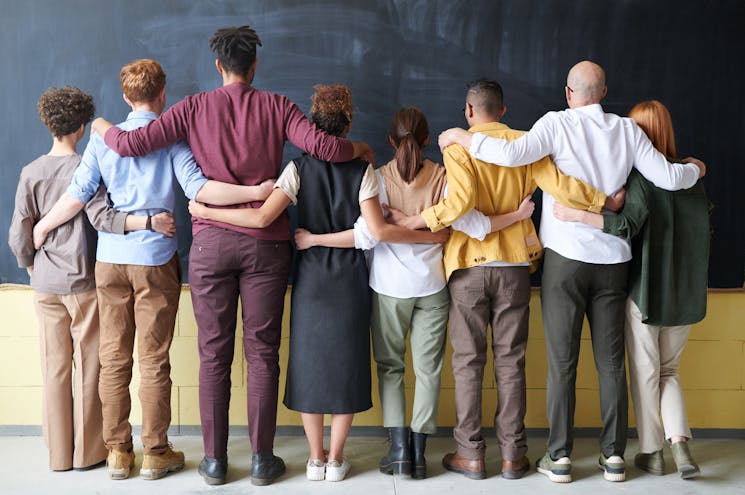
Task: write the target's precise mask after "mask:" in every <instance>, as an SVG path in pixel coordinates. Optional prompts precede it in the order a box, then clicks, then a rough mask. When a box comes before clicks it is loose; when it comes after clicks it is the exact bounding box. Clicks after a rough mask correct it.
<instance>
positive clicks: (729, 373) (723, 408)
mask: <svg viewBox="0 0 745 495" xmlns="http://www.w3.org/2000/svg"><path fill="white" fill-rule="evenodd" d="M285 301H286V302H285V304H286V306H285V312H284V315H283V331H282V346H281V348H280V370H281V371H280V373H281V376H280V395H279V399H280V405H279V408H278V424H280V425H300V424H301V422H300V417H299V415H298V414H297V413H295V412H293V411H289V410H287V409H286V408H285V407H284V406H283V405H282V404H281V400H282V395H283V393H284V382H285V376H286V366H287V357H288V350H289V309H290V291H289V290H288V293H287V296H286V299H285ZM0 311H2V314H3V315H4V320H5V321H4V324H3V325H2V329H0V404H3V406H2V407H0V425H2V424H4V425H25V424H39V423H40V422H41V387H40V385H41V373H40V367H39V344H38V338H37V333H38V330H37V324H36V317H35V314H34V310H33V292H32V291H31V290H29V289H28V288H25V287H23V286H2V287H0ZM239 311H240V310H239ZM239 315H240V313H239ZM743 321H745V292H724V293H723V292H711V293H710V294H709V302H708V316H707V318H706V319H705V320H704V321H703V322H701V323H699V324H698V325H695V326H694V328H693V330H692V332H691V338H690V342H689V344H688V346H687V348H686V351H685V353H684V354H683V359H682V364H681V381H682V383H683V387H684V389H685V396H686V401H687V404H688V415H689V420H690V423H691V426H692V427H694V428H745V326H743V324H742V322H743ZM196 335H197V329H196V322H195V321H194V315H193V311H192V308H191V298H190V295H189V292H188V288H186V287H185V288H184V289H183V291H182V294H181V301H180V308H179V313H178V319H177V328H176V336H175V338H174V342H173V345H172V349H171V362H172V367H173V369H172V380H173V383H174V388H173V391H172V409H173V410H172V415H173V424H174V425H177V424H182V425H198V424H199V402H198V387H197V385H198V369H199V358H198V354H197V344H196ZM589 337H590V334H589V331H588V328H587V322H585V326H584V328H583V333H582V344H581V352H580V362H579V366H578V376H577V387H578V390H577V409H576V414H575V423H576V426H578V427H597V426H600V410H599V407H600V406H599V398H598V390H597V388H598V381H597V372H596V370H595V364H594V360H593V358H592V347H591V341H590V340H589ZM488 356H489V357H488V361H487V362H488V365H487V368H486V369H485V378H484V383H483V387H484V390H483V394H484V402H483V405H482V411H483V418H484V426H487V427H488V426H492V422H493V414H494V408H495V407H496V389H495V383H494V379H493V357H492V355H491V350H489V353H488ZM451 358H452V348H451V346H450V341H449V337H448V339H447V346H446V356H445V363H444V365H443V375H442V392H441V399H440V404H439V409H438V422H439V424H440V425H442V426H452V425H453V424H454V423H455V403H454V389H453V387H454V381H453V376H452V368H451ZM135 359H136V357H135ZM371 362H372V361H371ZM526 362H527V384H528V391H527V395H528V412H527V416H526V425H527V426H528V427H531V428H542V427H546V426H547V425H546V413H545V408H546V405H545V400H546V390H545V387H546V373H547V365H546V348H545V340H544V334H543V328H542V321H541V314H540V298H539V293H538V291H533V294H532V299H531V320H530V337H529V343H528V352H527V360H526ZM410 363H411V357H410V351H409V356H407V371H406V375H405V384H406V393H407V406H408V412H407V417H408V418H410V417H411V402H412V400H413V387H414V384H415V380H414V375H413V372H412V371H411V366H410ZM245 369H246V368H245V361H244V359H243V341H242V330H241V319H240V316H238V318H237V321H236V342H235V348H234V356H233V364H232V367H231V381H232V389H231V393H232V401H231V408H230V420H231V424H232V425H245V424H246V423H247V418H246V383H245ZM372 376H373V388H372V398H373V405H374V407H373V409H371V410H370V411H367V412H365V413H361V414H359V415H357V417H356V418H355V423H354V424H355V425H359V426H377V425H380V424H382V412H381V410H380V404H379V399H378V389H377V377H376V369H375V366H374V363H372ZM138 383H139V371H138V369H137V363H136V360H135V366H134V376H133V382H132V386H131V391H132V423H133V424H139V423H140V421H141V413H140V405H139V400H138V398H137V385H138ZM6 404H13V407H12V408H10V407H7V406H5V405H6ZM629 417H630V424H632V425H633V415H632V414H631V411H630V416H629Z"/></svg>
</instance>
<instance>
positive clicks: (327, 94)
mask: <svg viewBox="0 0 745 495" xmlns="http://www.w3.org/2000/svg"><path fill="white" fill-rule="evenodd" d="M312 101H313V105H312V108H311V118H312V120H313V122H315V123H316V125H318V126H319V127H320V128H321V129H323V130H324V131H326V132H328V133H329V134H333V135H338V136H346V135H347V133H348V132H349V128H350V126H351V123H352V97H351V93H350V92H349V88H347V87H346V86H343V85H333V86H321V85H319V86H316V92H315V94H314V95H313V97H312ZM290 203H293V204H297V205H298V210H297V211H298V215H297V216H298V228H299V229H305V230H307V231H310V232H316V233H320V234H325V233H330V232H341V231H345V230H348V229H351V228H352V226H353V225H354V223H355V221H356V220H357V218H358V217H359V215H360V212H361V213H362V217H363V218H364V219H365V221H366V222H367V225H368V226H369V228H370V231H371V233H372V235H373V236H375V238H376V239H377V240H379V241H383V242H424V243H437V242H444V241H445V240H446V239H447V233H444V234H443V233H439V234H433V233H431V232H424V231H415V230H409V229H406V228H403V227H399V226H397V225H393V224H388V223H386V221H385V219H384V218H383V214H382V210H381V207H380V203H379V201H378V181H377V176H376V175H375V171H374V169H373V167H372V165H370V164H368V163H367V162H365V161H364V160H360V159H356V160H352V161H349V162H343V163H334V162H329V161H321V160H318V159H316V158H312V157H311V156H309V155H303V156H301V157H298V158H296V159H294V160H292V161H291V162H289V163H288V164H287V166H286V167H285V169H284V171H283V172H282V175H280V177H279V179H277V183H276V184H275V190H274V192H272V194H271V195H270V196H269V198H268V199H267V201H266V202H265V203H264V205H262V206H261V208H253V209H251V208H240V209H215V208H208V207H206V206H203V205H200V204H199V203H194V202H191V203H190V204H189V211H190V212H191V213H192V215H193V216H195V217H198V218H205V219H208V220H213V221H220V222H225V223H228V224H233V225H239V226H242V227H251V228H257V227H258V228H261V227H263V226H265V225H269V224H271V223H272V222H273V221H274V219H275V218H277V217H278V216H279V215H280V214H281V213H282V212H283V211H284V209H285V208H286V207H287V206H288V205H289V204H290ZM291 315H292V316H291V319H290V357H289V361H288V365H287V385H286V387H285V398H284V403H285V405H286V406H287V407H288V408H290V409H292V410H294V411H300V413H301V417H302V421H303V427H304V428H305V434H306V437H307V438H308V445H309V447H310V455H309V457H308V463H307V465H306V476H307V478H308V479H309V480H312V481H319V480H324V479H325V480H326V481H341V480H343V479H344V478H345V476H346V475H347V473H348V472H349V469H350V465H349V462H348V461H347V460H346V459H345V458H344V444H345V442H346V439H347V435H348V434H349V429H350V427H351V425H352V419H353V418H354V414H355V413H358V412H362V411H365V410H367V409H369V408H370V407H372V402H371V401H370V384H371V377H370V289H369V287H368V270H367V264H366V262H365V257H364V254H363V253H362V251H360V250H356V249H354V248H353V247H348V246H336V247H324V246H315V247H311V248H310V249H304V250H301V251H298V261H297V269H296V272H295V275H294V277H293V287H292V309H291ZM329 315H333V318H329ZM324 414H331V439H330V445H329V450H328V455H326V454H325V452H324V449H323V416H324Z"/></svg>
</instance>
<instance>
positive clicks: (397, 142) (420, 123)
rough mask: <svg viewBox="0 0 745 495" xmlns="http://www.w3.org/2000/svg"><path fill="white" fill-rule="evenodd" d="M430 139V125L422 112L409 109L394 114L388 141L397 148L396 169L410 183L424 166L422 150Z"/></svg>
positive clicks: (412, 108)
mask: <svg viewBox="0 0 745 495" xmlns="http://www.w3.org/2000/svg"><path fill="white" fill-rule="evenodd" d="M428 138H429V125H428V124H427V119H426V117H425V116H424V114H423V113H422V111H421V110H419V109H417V108H414V107H408V108H402V109H401V110H399V111H397V112H396V113H394V114H393V119H392V120H391V128H390V130H389V131H388V139H389V140H390V142H391V144H392V145H393V146H394V147H395V148H396V156H395V160H396V167H397V168H398V172H399V173H400V174H401V177H403V179H404V180H405V181H406V182H407V183H409V182H411V181H413V180H414V178H415V177H416V175H417V174H418V173H419V170H420V168H421V165H422V148H423V147H424V145H425V144H427V139H428Z"/></svg>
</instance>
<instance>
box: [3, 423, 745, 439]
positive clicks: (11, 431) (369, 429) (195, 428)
mask: <svg viewBox="0 0 745 495" xmlns="http://www.w3.org/2000/svg"><path fill="white" fill-rule="evenodd" d="M141 429H142V428H141V427H140V426H139V425H134V426H132V430H133V433H134V434H139V433H140V431H141ZM481 431H482V432H483V435H484V436H485V437H487V438H493V437H494V436H495V433H494V428H482V430H481ZM527 432H528V437H530V438H535V437H538V438H545V437H547V436H548V428H527ZM692 432H693V437H694V438H709V439H733V440H745V429H740V428H693V429H692ZM168 434H169V435H171V436H174V437H177V436H199V435H201V434H202V428H201V426H199V425H181V426H171V427H170V428H168ZM325 434H326V435H328V434H329V427H328V426H327V427H325ZM303 435H304V433H303V427H302V426H277V436H280V437H281V436H290V437H294V436H303ZM599 435H600V428H575V429H574V436H575V437H578V438H595V437H598V436H599ZM40 436H42V430H41V426H39V425H0V437H40ZM230 436H238V437H247V436H248V426H231V427H230ZM349 436H351V437H385V436H387V433H386V429H385V428H383V427H382V426H353V427H352V430H351V431H350V433H349ZM432 436H435V437H451V436H453V428H452V427H442V426H441V427H439V428H438V429H437V433H435V434H434V435H432ZM629 438H637V435H636V429H635V428H629Z"/></svg>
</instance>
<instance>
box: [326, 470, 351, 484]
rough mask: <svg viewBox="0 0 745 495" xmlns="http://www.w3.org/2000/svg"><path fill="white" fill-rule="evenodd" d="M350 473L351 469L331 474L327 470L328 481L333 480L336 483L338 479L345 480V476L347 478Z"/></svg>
mask: <svg viewBox="0 0 745 495" xmlns="http://www.w3.org/2000/svg"><path fill="white" fill-rule="evenodd" d="M348 474H349V471H346V472H342V473H339V474H332V475H331V476H329V472H328V470H327V471H326V481H331V482H332V483H336V482H337V481H344V478H346V477H347V475H348Z"/></svg>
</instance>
